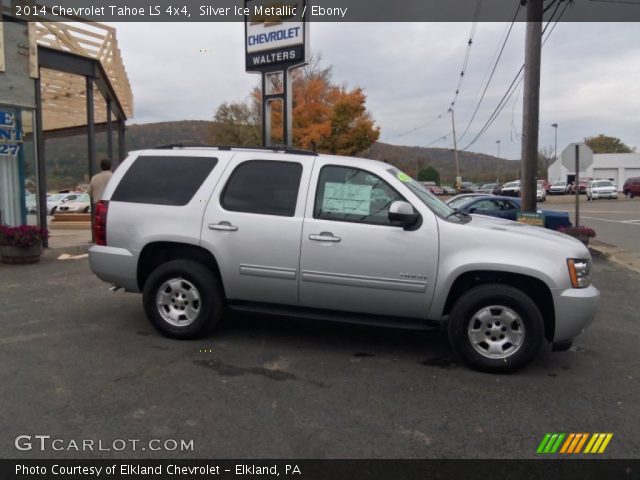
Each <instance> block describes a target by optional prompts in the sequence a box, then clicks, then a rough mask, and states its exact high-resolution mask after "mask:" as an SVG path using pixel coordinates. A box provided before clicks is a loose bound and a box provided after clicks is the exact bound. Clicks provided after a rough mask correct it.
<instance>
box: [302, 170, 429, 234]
mask: <svg viewBox="0 0 640 480" xmlns="http://www.w3.org/2000/svg"><path fill="white" fill-rule="evenodd" d="M327 167H337V168H348V169H351V170H359V171H361V172H364V173H366V174H368V175H371V176H373V177H376V178H378V179H379V180H380V181H382V182H384V183H386V184H387V186H388V187H389V188H390V189H391V190H393V192H395V194H396V195H397V196H398V197H399V200H396V201H403V202H407V203H408V204H409V205H411V206H412V207H413V209H414V210H415V211H416V212H418V215H419V217H420V219H419V220H418V222H417V223H416V225H422V215H421V214H420V212H419V210H418V209H417V208H415V207H414V206H413V204H412V203H411V202H409V201H408V200H407V199H406V198H405V197H404V195H402V194H400V192H398V190H397V189H396V188H395V187H393V185H391V184H390V183H389V182H388V181H387V180H385V179H384V178H382V177H381V176H380V175H377V174H375V173H373V172H371V171H369V170H365V169H364V168H361V167H352V166H349V165H338V164H334V163H328V164H325V165H323V166H322V167H321V168H320V171H319V172H318V178H317V180H316V188H315V191H314V195H313V210H312V214H313V218H314V219H316V220H324V221H326V222H344V223H355V224H359V225H373V226H375V227H391V228H402V227H401V226H399V225H391V224H385V223H374V222H365V221H363V220H350V219H340V218H324V217H319V216H318V215H317V214H316V211H317V204H318V190H319V186H320V178H321V176H322V171H323V170H324V169H325V168H327ZM389 206H391V205H389Z"/></svg>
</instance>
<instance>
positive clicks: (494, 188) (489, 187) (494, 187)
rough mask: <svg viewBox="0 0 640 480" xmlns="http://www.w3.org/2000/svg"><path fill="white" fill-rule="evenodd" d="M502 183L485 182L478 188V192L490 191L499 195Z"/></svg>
mask: <svg viewBox="0 0 640 480" xmlns="http://www.w3.org/2000/svg"><path fill="white" fill-rule="evenodd" d="M500 187H501V185H500V184H499V183H485V184H484V185H482V186H481V187H480V188H479V189H478V193H488V194H490V195H498V194H499V193H500Z"/></svg>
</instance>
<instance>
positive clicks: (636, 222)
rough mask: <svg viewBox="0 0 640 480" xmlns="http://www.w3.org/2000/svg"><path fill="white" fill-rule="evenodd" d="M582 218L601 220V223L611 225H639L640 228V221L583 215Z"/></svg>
mask: <svg viewBox="0 0 640 480" xmlns="http://www.w3.org/2000/svg"><path fill="white" fill-rule="evenodd" d="M581 217H582V218H588V219H589V220H600V221H601V222H609V223H624V224H626V225H637V226H638V227H640V220H610V219H608V218H599V217H588V216H587V215H581Z"/></svg>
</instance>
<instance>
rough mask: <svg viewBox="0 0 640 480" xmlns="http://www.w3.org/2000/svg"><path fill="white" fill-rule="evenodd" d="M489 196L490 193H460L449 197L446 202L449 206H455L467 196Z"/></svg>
mask: <svg viewBox="0 0 640 480" xmlns="http://www.w3.org/2000/svg"><path fill="white" fill-rule="evenodd" d="M487 196H491V194H490V193H461V194H459V195H456V196H455V197H451V198H450V199H448V200H447V201H446V204H447V205H449V206H450V207H451V208H457V206H458V205H459V204H462V203H464V202H466V201H467V200H468V199H469V198H477V197H487Z"/></svg>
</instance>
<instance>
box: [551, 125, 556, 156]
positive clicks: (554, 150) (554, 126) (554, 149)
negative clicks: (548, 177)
mask: <svg viewBox="0 0 640 480" xmlns="http://www.w3.org/2000/svg"><path fill="white" fill-rule="evenodd" d="M551 126H552V127H553V128H554V129H555V131H556V132H555V141H554V147H553V161H554V162H555V161H556V160H557V159H558V124H557V123H552V124H551Z"/></svg>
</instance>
